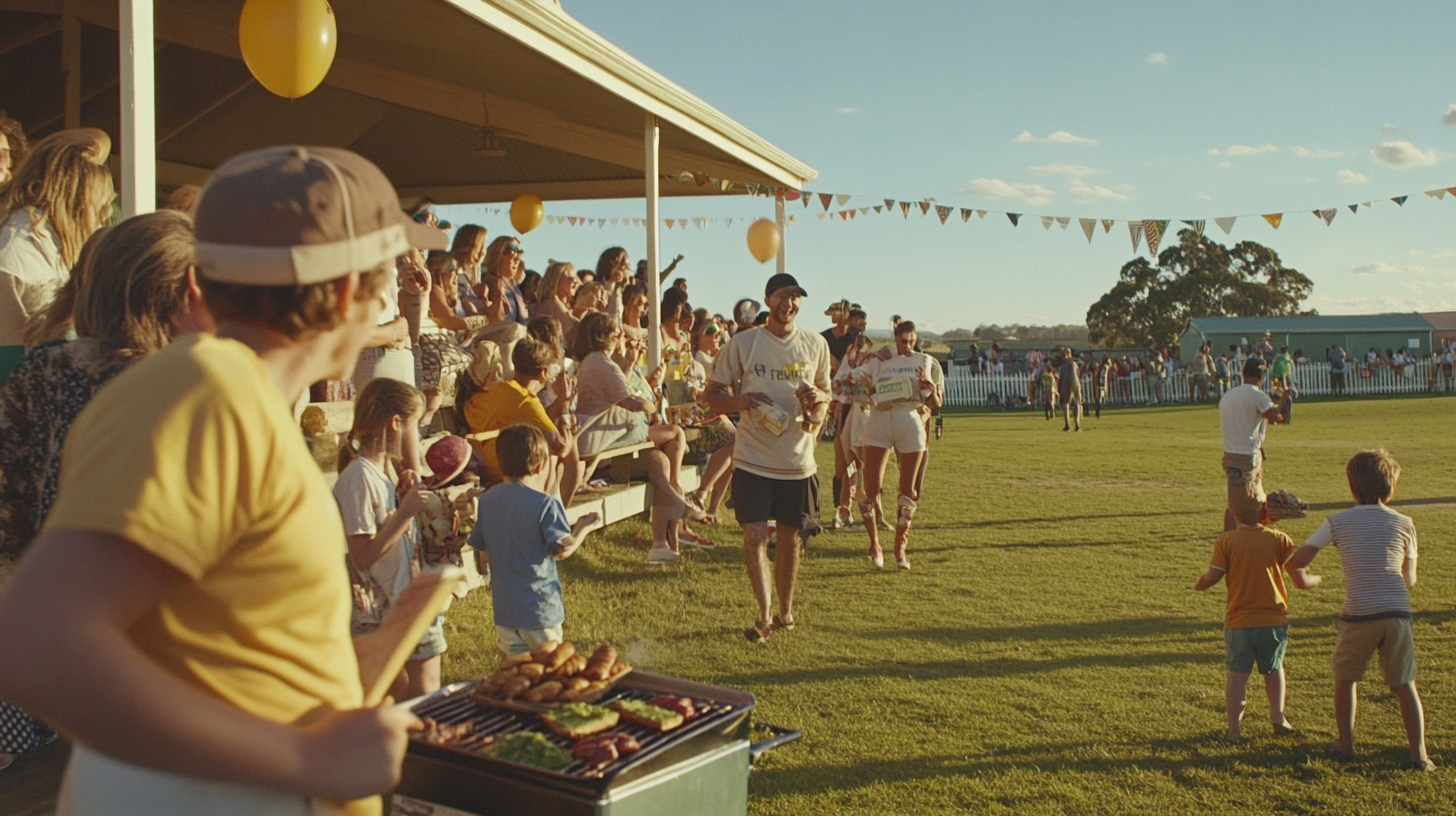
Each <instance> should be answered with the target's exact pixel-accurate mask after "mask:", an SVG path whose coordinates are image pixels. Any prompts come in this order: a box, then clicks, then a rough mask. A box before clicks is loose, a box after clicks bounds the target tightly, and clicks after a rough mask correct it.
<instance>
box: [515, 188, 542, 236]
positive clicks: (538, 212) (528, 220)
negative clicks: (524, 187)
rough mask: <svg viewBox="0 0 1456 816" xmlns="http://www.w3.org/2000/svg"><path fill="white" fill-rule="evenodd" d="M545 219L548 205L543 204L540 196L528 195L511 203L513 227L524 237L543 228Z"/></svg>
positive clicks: (521, 196)
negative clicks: (542, 223) (540, 227)
mask: <svg viewBox="0 0 1456 816" xmlns="http://www.w3.org/2000/svg"><path fill="white" fill-rule="evenodd" d="M545 217H546V205H545V204H542V203H541V197H540V196H533V195H531V194H530V193H527V194H525V195H519V196H516V200H515V201H512V202H511V226H513V227H515V228H516V231H517V232H519V233H521V234H523V235H524V234H525V233H528V232H530V231H531V230H533V229H535V228H537V227H539V226H541V219H543V218H545Z"/></svg>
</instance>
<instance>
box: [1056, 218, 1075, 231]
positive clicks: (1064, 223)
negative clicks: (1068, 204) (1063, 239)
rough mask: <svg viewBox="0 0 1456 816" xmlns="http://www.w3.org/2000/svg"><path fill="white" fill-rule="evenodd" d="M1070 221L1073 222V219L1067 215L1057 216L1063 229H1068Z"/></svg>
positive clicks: (1058, 224)
mask: <svg viewBox="0 0 1456 816" xmlns="http://www.w3.org/2000/svg"><path fill="white" fill-rule="evenodd" d="M1070 223H1072V219H1070V218H1067V217H1066V216H1061V215H1059V216H1057V226H1059V227H1061V228H1062V229H1066V228H1067V225H1068V224H1070Z"/></svg>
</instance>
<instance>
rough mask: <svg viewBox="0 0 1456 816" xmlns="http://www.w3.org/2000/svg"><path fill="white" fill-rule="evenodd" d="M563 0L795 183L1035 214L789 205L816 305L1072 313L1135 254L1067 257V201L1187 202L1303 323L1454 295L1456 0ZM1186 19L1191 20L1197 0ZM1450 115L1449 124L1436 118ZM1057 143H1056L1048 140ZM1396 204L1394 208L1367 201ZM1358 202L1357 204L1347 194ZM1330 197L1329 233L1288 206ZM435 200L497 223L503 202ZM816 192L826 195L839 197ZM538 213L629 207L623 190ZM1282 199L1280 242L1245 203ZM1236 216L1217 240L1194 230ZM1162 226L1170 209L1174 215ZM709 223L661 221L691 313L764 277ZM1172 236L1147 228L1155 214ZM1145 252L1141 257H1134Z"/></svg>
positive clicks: (722, 303) (710, 206)
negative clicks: (1263, 253) (1053, 221)
mask: <svg viewBox="0 0 1456 816" xmlns="http://www.w3.org/2000/svg"><path fill="white" fill-rule="evenodd" d="M563 2H564V5H565V8H566V11H567V12H568V13H570V14H572V15H573V16H575V17H576V18H577V19H579V20H581V21H582V22H583V23H585V24H586V25H588V26H590V27H591V28H593V29H595V30H596V31H597V32H599V33H601V34H602V35H603V36H605V37H607V38H608V39H610V40H612V41H613V42H615V43H617V44H618V45H620V46H621V47H622V48H624V49H626V50H627V51H628V52H630V53H632V54H633V55H635V56H636V57H638V58H639V59H641V60H642V61H643V62H645V63H647V64H648V65H650V66H652V67H653V68H654V69H656V70H657V71H659V72H661V73H662V74H664V75H666V76H667V77H668V78H670V79H672V80H673V81H675V82H677V83H678V84H680V85H682V86H683V87H685V88H686V89H688V90H689V91H691V92H693V93H695V94H697V95H698V96H700V97H701V98H703V99H704V100H706V101H707V102H708V103H710V104H712V105H714V106H715V107H717V108H718V109H720V110H722V111H723V112H725V113H726V114H728V115H729V116H732V117H733V118H735V119H737V120H738V121H739V122H741V123H743V124H744V125H745V126H747V127H749V128H751V129H752V130H754V131H755V132H757V133H758V134H760V135H761V136H763V137H765V138H767V139H768V140H770V141H772V142H773V143H775V144H777V145H778V146H780V147H782V148H783V149H785V150H787V151H789V152H790V153H792V154H793V155H795V156H796V157H798V158H800V159H801V160H803V161H805V162H807V163H808V164H810V165H811V166H813V167H814V168H816V169H817V170H818V171H819V178H818V179H817V180H816V181H813V182H811V183H809V184H808V185H806V186H807V188H808V189H810V190H813V191H823V192H833V193H847V194H851V195H853V196H854V198H853V199H851V201H850V202H849V203H848V205H847V206H849V207H859V206H869V205H872V204H879V203H882V202H881V199H883V198H895V199H900V200H906V201H917V200H920V199H922V198H925V197H933V198H935V199H936V201H937V202H938V203H941V204H945V205H950V206H954V207H957V208H959V207H969V208H984V209H990V210H996V211H1011V212H1022V213H1028V214H1035V215H1051V216H1067V217H1071V218H1072V219H1073V220H1072V222H1071V226H1070V228H1068V229H1066V230H1062V229H1061V228H1059V227H1058V226H1056V225H1053V226H1052V228H1051V230H1050V232H1048V231H1046V230H1044V229H1043V228H1042V225H1041V222H1040V220H1039V219H1037V218H1035V217H1030V216H1028V217H1026V218H1023V219H1022V221H1021V224H1020V226H1019V227H1017V228H1012V227H1011V225H1010V224H1009V223H1008V222H1007V220H1006V218H1005V216H1002V215H996V214H990V215H988V216H987V217H986V219H985V220H984V221H981V220H979V219H976V218H974V217H973V218H972V220H971V222H970V223H961V221H960V217H959V215H958V214H956V215H953V216H952V218H951V220H950V221H948V222H947V223H946V224H945V225H944V226H942V225H941V224H940V222H939V220H938V219H936V218H935V217H934V215H933V213H934V211H933V210H932V215H931V216H930V217H924V218H922V217H921V216H920V215H919V213H918V211H917V212H915V213H913V214H912V215H911V216H910V218H909V219H908V220H905V219H903V218H902V217H901V216H900V215H899V214H898V213H897V214H894V215H878V216H876V215H873V214H872V215H870V216H869V217H868V218H865V217H860V218H856V219H855V220H854V221H852V222H849V223H847V224H846V223H841V222H840V221H839V219H837V218H834V219H832V223H831V221H820V220H817V219H815V218H813V217H806V216H805V215H804V213H806V212H809V213H813V212H819V211H822V210H821V208H820V207H819V206H818V205H817V204H816V205H815V206H814V207H813V208H812V209H811V210H808V211H806V210H804V209H803V208H802V207H801V206H799V205H797V204H792V205H791V209H790V212H795V213H798V214H799V218H798V219H797V220H796V222H795V223H794V224H792V225H790V227H789V229H788V232H787V248H788V249H787V252H788V263H789V269H790V271H791V272H793V273H794V274H795V275H797V276H798V278H799V280H800V282H801V283H802V284H803V285H804V286H805V288H806V289H808V290H809V292H810V293H811V295H812V297H811V299H810V300H811V304H810V305H811V306H814V307H816V308H809V309H806V311H807V312H808V313H809V314H810V315H812V318H810V319H809V320H808V322H809V323H810V324H811V325H819V324H821V323H824V319H823V318H821V317H819V312H820V311H822V309H821V308H817V307H818V306H819V305H820V304H821V303H823V304H827V303H828V302H830V301H831V300H835V299H838V298H840V297H848V298H850V299H852V300H855V301H858V302H860V303H862V304H864V305H865V306H866V307H867V309H868V310H869V311H870V317H871V320H872V325H874V326H882V325H883V324H885V323H887V322H888V320H889V316H890V314H891V313H898V314H901V315H904V316H905V317H907V318H911V319H915V320H916V321H917V322H920V323H921V324H922V325H924V326H927V327H929V328H931V329H934V330H941V331H943V330H947V329H951V328H955V327H957V326H964V327H968V328H969V327H974V326H975V325H976V324H978V323H983V322H985V323H1010V322H1022V323H1033V322H1034V323H1081V322H1082V321H1083V319H1084V317H1085V314H1086V310H1087V307H1088V306H1089V305H1090V304H1091V303H1092V302H1093V301H1095V300H1096V299H1097V298H1098V297H1100V296H1101V295H1102V294H1103V293H1104V292H1106V291H1107V290H1108V289H1109V288H1111V286H1112V285H1113V284H1114V283H1115V282H1116V280H1117V272H1118V269H1119V268H1120V267H1121V265H1122V264H1124V263H1126V262H1127V261H1128V260H1130V259H1131V258H1132V257H1134V255H1133V252H1132V245H1131V241H1130V240H1129V237H1128V231H1127V227H1126V226H1125V225H1124V224H1123V223H1118V224H1116V225H1114V226H1113V228H1112V231H1111V233H1109V234H1104V233H1103V231H1102V229H1101V227H1099V228H1098V230H1097V234H1096V237H1094V239H1093V241H1092V243H1091V245H1090V246H1089V245H1088V243H1087V240H1086V239H1085V237H1084V236H1083V234H1082V232H1081V230H1080V229H1079V227H1078V224H1077V221H1076V220H1075V219H1076V218H1078V217H1097V218H1111V219H1118V220H1119V222H1121V221H1124V220H1127V219H1142V218H1172V219H1179V218H1188V219H1194V218H1202V219H1208V224H1207V229H1206V231H1207V234H1209V235H1210V236H1213V237H1214V238H1216V239H1217V240H1220V241H1222V242H1224V243H1233V242H1235V241H1239V240H1254V241H1259V242H1261V243H1264V244H1266V245H1268V246H1271V247H1273V248H1274V249H1275V250H1276V251H1277V252H1278V253H1279V254H1280V256H1281V258H1282V259H1283V260H1284V262H1285V264H1286V265H1288V266H1292V267H1294V268H1296V269H1299V270H1300V271H1301V272H1303V273H1304V274H1306V275H1308V276H1309V277H1310V278H1311V279H1312V280H1313V281H1314V284H1315V286H1314V294H1313V296H1312V297H1311V299H1310V300H1309V301H1308V302H1307V305H1308V306H1310V307H1312V308H1317V309H1319V310H1320V312H1322V313H1324V314H1347V313H1361V312H1380V311H1406V310H1437V309H1456V275H1453V274H1452V272H1453V271H1456V234H1453V232H1452V225H1453V222H1456V196H1447V197H1446V199H1445V200H1442V201H1437V200H1436V199H1433V198H1428V197H1426V196H1424V195H1422V194H1421V193H1422V191H1424V190H1428V189H1433V188H1437V187H1450V186H1456V124H1450V125H1448V124H1446V123H1445V122H1444V121H1443V115H1446V114H1447V112H1448V109H1456V86H1453V84H1452V77H1453V76H1456V55H1453V49H1452V48H1451V46H1450V32H1451V31H1453V30H1456V3H1449V2H1446V3H1389V4H1365V3H1360V4H1357V3H1329V2H1324V3H1313V2H1280V3H1268V2H1262V3H1254V2H1249V3H1231V2H1225V3H1217V4H1203V5H1199V6H1196V7H1178V6H1170V5H1168V4H1166V3H1115V4H1113V3H1072V2H1063V3H1051V2H1002V3H989V2H988V3H968V2H966V3H951V2H939V3H931V2H906V3H894V4H891V3H868V2H846V1H841V2H832V3H831V2H794V3H766V2H765V3H759V2H742V1H741V0H735V2H730V3H716V4H704V3H683V2H672V3H669V2H656V1H655V0H612V2H605V1H604V0H598V1H596V2H588V0H563ZM1195 9H1196V10H1195ZM1447 118H1450V119H1451V120H1452V121H1453V123H1456V115H1451V116H1448V117H1447ZM1053 134H1063V135H1060V136H1055V137H1053ZM1404 194H1412V196H1411V198H1410V200H1409V201H1407V202H1406V204H1405V206H1404V207H1403V208H1402V207H1397V206H1396V205H1395V204H1393V203H1391V202H1390V201H1389V200H1388V198H1389V197H1390V196H1396V195H1404ZM1368 200H1376V201H1378V202H1379V203H1378V204H1377V205H1376V206H1375V207H1374V208H1373V209H1370V210H1366V209H1365V208H1364V207H1361V208H1360V210H1359V212H1358V214H1352V213H1351V212H1350V211H1349V210H1348V209H1346V208H1345V207H1344V205H1347V204H1352V203H1356V202H1364V201H1368ZM1325 207H1340V210H1339V214H1338V215H1337V216H1336V218H1335V220H1334V222H1333V224H1332V225H1331V226H1328V227H1327V226H1326V225H1325V224H1324V223H1323V222H1322V221H1320V220H1319V219H1317V218H1315V217H1314V216H1313V215H1311V213H1310V211H1311V210H1314V209H1317V208H1325ZM452 209H455V212H452V213H450V217H453V218H455V219H456V220H457V221H459V220H461V219H462V218H469V219H471V220H477V221H479V222H481V223H484V224H485V225H486V226H487V227H488V228H490V230H491V232H492V233H498V232H500V231H506V230H509V226H508V224H507V222H506V219H505V218H504V217H487V216H485V215H484V214H483V213H482V212H480V211H479V210H472V209H470V208H452ZM662 209H663V217H666V218H678V217H695V216H714V217H724V216H731V217H733V218H735V219H737V218H755V217H760V216H772V209H773V205H772V202H771V201H770V200H769V199H766V198H749V197H734V198H730V199H723V200H715V201H706V200H694V199H665V200H664V201H663V205H662ZM832 209H836V210H837V209H839V207H837V206H835V207H833V208H832ZM547 212H548V214H549V213H555V214H572V215H585V216H608V217H615V216H621V217H641V216H642V215H643V208H642V204H641V201H640V200H636V201H633V200H624V201H610V202H547ZM1266 212H1288V213H1289V215H1287V216H1285V219H1284V223H1283V225H1282V226H1281V227H1280V228H1279V229H1278V230H1277V231H1276V230H1273V229H1271V228H1270V227H1269V225H1268V224H1266V223H1265V222H1264V221H1263V220H1262V219H1260V218H1258V217H1257V214H1259V213H1266ZM1229 215H1238V216H1241V217H1240V218H1239V219H1238V221H1237V223H1236V224H1235V226H1234V227H1233V232H1232V235H1230V236H1225V235H1224V234H1223V233H1222V231H1221V230H1219V229H1218V228H1217V227H1216V226H1215V225H1214V223H1213V220H1212V219H1213V218H1215V217H1219V216H1229ZM1175 225H1176V222H1175ZM746 226H747V222H746V221H744V222H735V224H734V225H733V226H732V227H731V228H724V227H721V226H716V227H711V228H708V229H702V230H699V229H689V230H687V231H683V230H671V231H668V232H665V233H664V234H663V238H662V251H663V255H664V257H665V258H670V257H672V256H673V255H675V254H677V253H679V252H681V253H683V254H684V255H686V256H687V260H686V261H685V263H684V265H683V267H682V270H681V271H682V272H683V274H684V276H685V277H687V278H688V279H689V286H690V293H691V299H692V301H693V304H694V305H695V306H707V307H708V308H710V309H713V310H715V311H726V310H727V309H728V308H729V306H730V305H731V303H732V302H733V301H734V300H736V299H737V298H738V297H742V296H749V295H758V294H760V293H761V291H762V289H761V287H762V281H763V280H765V279H766V277H767V275H768V274H770V273H771V272H772V271H773V270H772V264H769V265H767V266H760V265H759V264H758V263H757V262H756V261H754V260H753V258H752V257H751V256H750V255H749V254H748V250H747V248H746V246H745V242H744V232H745V229H746ZM1171 229H1172V226H1170V230H1171ZM612 244H621V245H622V246H625V247H627V248H628V249H629V251H630V252H631V253H632V257H633V259H634V260H635V259H636V258H638V257H641V256H642V254H643V253H644V251H645V239H644V238H643V236H642V234H641V230H640V229H630V228H620V227H619V228H612V227H606V228H602V229H595V228H582V227H576V228H572V227H567V226H559V227H558V226H542V227H541V228H539V229H538V230H536V231H535V232H533V233H531V234H530V235H529V236H526V246H527V249H528V255H527V257H528V260H529V261H530V265H531V266H532V267H533V268H544V263H545V259H546V258H547V257H550V258H557V259H563V260H571V261H573V262H574V263H576V264H577V265H578V266H580V265H583V264H589V263H591V262H593V261H594V260H595V258H596V256H597V254H598V253H599V252H600V251H601V249H603V248H605V247H606V246H609V245H612ZM1143 251H1144V252H1146V250H1145V249H1144V250H1143Z"/></svg>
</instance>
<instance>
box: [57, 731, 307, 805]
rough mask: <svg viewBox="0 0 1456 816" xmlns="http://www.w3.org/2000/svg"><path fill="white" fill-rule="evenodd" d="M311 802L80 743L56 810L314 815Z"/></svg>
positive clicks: (73, 752) (291, 795)
mask: <svg viewBox="0 0 1456 816" xmlns="http://www.w3.org/2000/svg"><path fill="white" fill-rule="evenodd" d="M312 804H313V803H312V802H311V801H310V799H309V797H307V796H303V795H301V794H297V793H288V792H285V791H274V790H268V789H266V788H259V787H253V786H251V785H239V784H235V783H232V782H219V781H216V780H212V779H199V778H196V777H191V776H182V775H180V774H173V773H167V772H166V771H157V770H153V769H151V768H143V767H140V766H138V765H131V764H128V763H126V762H122V761H121V760H117V759H112V758H111V757H109V756H106V755H105V754H102V753H99V752H96V751H92V750H91V749H89V748H87V747H86V746H84V745H75V746H73V747H72V749H71V764H70V766H69V767H67V768H66V776H65V779H64V780H63V781H62V782H61V792H60V796H59V802H58V803H57V808H56V812H57V814H60V815H61V816H92V815H93V814H95V816H198V814H207V816H310V814H312V813H314V812H315V811H314V809H313V807H312ZM320 804H322V803H320ZM323 812H328V811H323Z"/></svg>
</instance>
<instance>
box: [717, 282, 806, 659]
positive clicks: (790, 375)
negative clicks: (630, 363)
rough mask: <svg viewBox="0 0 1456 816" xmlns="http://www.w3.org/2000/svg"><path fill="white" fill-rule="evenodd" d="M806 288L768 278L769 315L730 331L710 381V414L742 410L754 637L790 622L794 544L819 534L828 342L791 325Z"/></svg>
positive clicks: (739, 502) (741, 461)
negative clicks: (817, 450) (819, 450)
mask: <svg viewBox="0 0 1456 816" xmlns="http://www.w3.org/2000/svg"><path fill="white" fill-rule="evenodd" d="M807 294H808V293H806V292H805V291H804V290H803V288H801V287H800V286H799V283H798V281H796V280H794V276H792V275H788V274H784V273H779V274H777V275H774V276H773V277H772V278H769V281H768V286H767V287H766V288H765V291H764V295H765V297H764V301H765V303H766V305H767V306H768V309H769V315H768V322H767V323H765V324H764V325H763V326H760V327H756V328H750V329H747V330H744V331H740V332H739V333H737V334H735V335H733V339H731V340H729V341H728V345H727V347H725V348H724V349H723V351H722V352H721V353H720V354H719V355H718V359H717V361H716V362H715V365H714V368H713V374H712V377H711V379H710V380H709V382H708V386H707V398H708V407H709V408H710V409H711V410H712V412H713V413H715V414H728V413H733V412H738V413H739V414H740V416H741V418H740V419H739V422H738V435H737V438H736V439H735V441H734V444H733V465H734V471H733V505H734V507H733V512H734V515H735V516H736V518H737V520H738V523H739V524H741V525H742V526H743V539H744V541H743V562H744V566H745V567H746V568H747V569H748V581H749V584H751V585H752V587H753V595H754V599H755V600H756V601H757V602H758V618H757V620H756V622H755V623H754V625H753V627H752V628H750V629H748V630H747V631H746V632H745V634H746V635H747V637H748V639H749V640H751V641H754V642H761V641H764V640H767V639H768V637H769V635H771V634H772V633H773V632H774V631H775V630H778V629H784V630H788V629H792V628H794V584H795V582H796V581H797V580H798V573H799V545H800V543H801V542H802V541H803V540H804V539H806V538H808V537H810V536H813V535H814V534H816V533H818V532H819V477H818V475H817V473H818V465H817V464H816V462H815V461H814V443H815V440H816V439H817V437H818V432H819V426H820V425H821V424H822V423H823V422H824V417H825V415H826V414H827V412H828V408H829V378H830V371H829V344H828V343H826V342H825V340H824V338H823V337H821V336H819V335H817V334H815V333H814V332H811V331H808V330H807V329H803V328H800V327H798V326H795V325H794V318H795V317H796V316H797V315H798V313H799V307H800V305H801V304H802V302H803V299H804V298H805V297H806V296H807ZM770 519H773V520H775V521H776V522H777V524H778V530H777V539H778V542H777V543H778V557H777V563H776V564H775V576H774V578H775V580H774V585H776V587H777V589H778V595H779V614H777V615H774V616H773V618H772V620H770V618H769V613H770V611H771V609H770V607H771V601H772V597H773V596H772V591H773V588H774V586H771V585H770V583H769V562H768V552H767V550H768V522H769V520H770Z"/></svg>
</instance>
